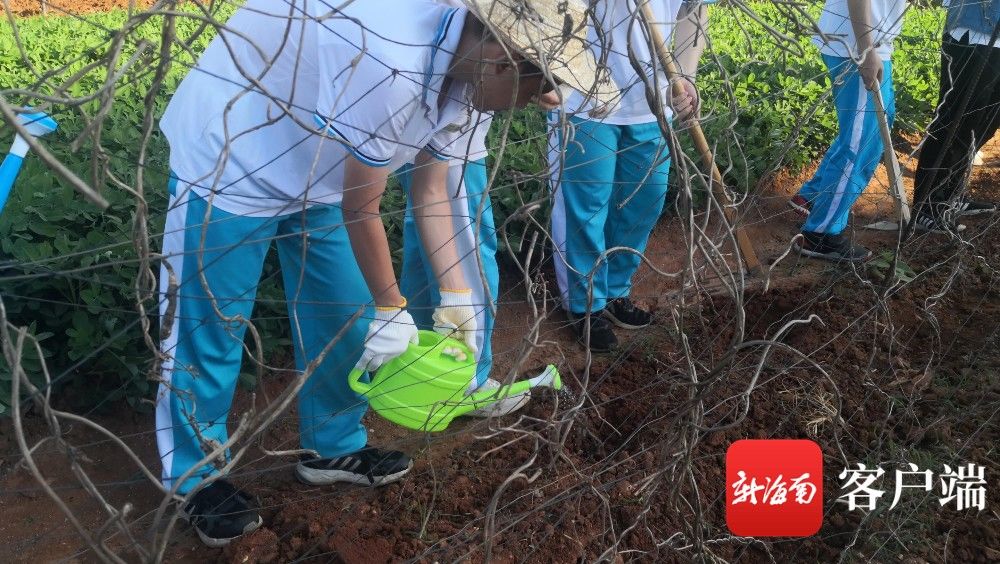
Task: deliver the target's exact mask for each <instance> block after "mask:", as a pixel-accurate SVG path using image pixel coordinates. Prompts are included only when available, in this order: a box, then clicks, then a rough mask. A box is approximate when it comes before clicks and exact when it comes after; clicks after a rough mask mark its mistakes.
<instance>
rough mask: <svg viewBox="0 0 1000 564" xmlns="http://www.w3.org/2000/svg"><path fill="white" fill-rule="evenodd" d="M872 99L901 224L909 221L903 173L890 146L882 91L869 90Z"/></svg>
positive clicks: (908, 205) (890, 141)
mask: <svg viewBox="0 0 1000 564" xmlns="http://www.w3.org/2000/svg"><path fill="white" fill-rule="evenodd" d="M871 93H872V100H873V101H874V102H875V114H876V116H877V117H878V119H877V120H876V121H878V131H879V133H880V134H881V136H882V163H883V164H885V171H886V173H887V174H888V175H889V184H890V186H892V192H893V196H894V197H895V199H896V212H897V213H898V214H899V220H900V222H901V224H904V225H905V224H907V223H909V222H910V204H909V202H908V201H907V198H906V188H905V187H904V186H903V173H902V172H901V171H900V169H899V160H897V159H896V151H895V150H894V149H893V148H892V131H891V130H890V129H889V117H888V116H887V115H886V113H885V101H884V100H882V91H881V90H880V89H878V88H876V89H875V90H872V91H871Z"/></svg>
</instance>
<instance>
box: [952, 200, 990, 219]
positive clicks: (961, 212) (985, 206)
mask: <svg viewBox="0 0 1000 564" xmlns="http://www.w3.org/2000/svg"><path fill="white" fill-rule="evenodd" d="M951 209H952V210H954V212H955V213H957V214H958V217H966V216H970V215H979V214H984V213H995V212H996V211H997V205H996V204H991V203H989V202H981V201H978V200H973V199H971V198H966V197H963V198H960V199H959V200H958V201H957V202H955V205H953V206H952V207H951Z"/></svg>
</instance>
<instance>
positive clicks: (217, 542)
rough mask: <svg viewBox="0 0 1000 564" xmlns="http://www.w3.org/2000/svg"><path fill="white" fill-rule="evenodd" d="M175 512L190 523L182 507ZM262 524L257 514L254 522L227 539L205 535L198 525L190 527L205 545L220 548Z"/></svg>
mask: <svg viewBox="0 0 1000 564" xmlns="http://www.w3.org/2000/svg"><path fill="white" fill-rule="evenodd" d="M177 513H178V515H180V518H181V519H183V520H184V521H185V522H187V523H188V524H189V525H190V524H191V516H190V515H188V513H187V512H186V511H184V508H183V507H181V508H179V509H178V510H177ZM263 524H264V518H263V517H261V516H260V515H258V516H257V522H256V523H250V524H249V525H247V526H246V527H244V528H243V532H242V533H240V534H238V535H236V536H235V537H230V538H228V539H217V538H214V537H210V536H208V535H206V534H205V533H203V532H202V531H201V529H199V528H198V527H195V526H194V525H191V527H192V528H193V529H194V532H196V533H198V538H199V539H200V540H201V542H202V544H204V545H205V546H207V547H209V548H222V547H224V546H227V545H228V544H229V543H231V542H233V541H234V540H236V539H238V538H240V537H242V536H244V535H248V534H250V533H252V532H254V531H256V530H257V529H259V528H260V526H261V525H263Z"/></svg>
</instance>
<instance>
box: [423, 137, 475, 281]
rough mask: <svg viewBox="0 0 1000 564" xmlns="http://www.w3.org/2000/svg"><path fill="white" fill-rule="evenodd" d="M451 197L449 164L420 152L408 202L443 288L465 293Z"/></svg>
mask: <svg viewBox="0 0 1000 564" xmlns="http://www.w3.org/2000/svg"><path fill="white" fill-rule="evenodd" d="M450 198H451V195H450V194H448V161H442V160H439V159H437V158H435V157H433V156H432V155H430V154H429V153H427V151H420V153H418V154H417V158H416V160H415V161H414V165H413V183H412V189H411V192H410V200H411V201H412V202H413V218H414V221H415V222H416V224H417V230H418V231H419V232H420V240H421V241H422V242H423V246H424V251H425V252H426V253H427V258H428V260H430V262H431V269H432V270H433V271H434V276H435V277H436V278H437V280H438V284H439V285H440V287H442V288H453V289H464V288H468V287H469V285H468V284H467V283H466V281H465V277H464V276H463V275H462V269H461V268H460V267H459V264H458V251H456V250H455V224H454V222H453V221H452V212H451V203H450Z"/></svg>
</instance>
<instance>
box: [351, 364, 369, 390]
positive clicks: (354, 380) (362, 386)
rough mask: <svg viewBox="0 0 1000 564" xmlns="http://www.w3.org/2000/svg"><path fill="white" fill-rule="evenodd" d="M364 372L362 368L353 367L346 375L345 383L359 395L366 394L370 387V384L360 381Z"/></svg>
mask: <svg viewBox="0 0 1000 564" xmlns="http://www.w3.org/2000/svg"><path fill="white" fill-rule="evenodd" d="M364 373H365V371H364V370H362V369H360V368H355V369H354V370H351V373H350V374H348V375H347V385H348V386H350V387H351V389H352V390H354V391H355V392H357V393H359V394H361V395H364V394H367V393H368V392H369V391H371V389H372V385H371V384H366V383H364V382H362V381H361V376H363V375H364Z"/></svg>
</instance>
